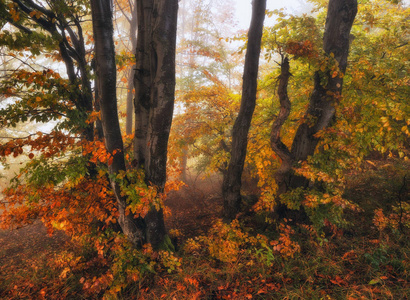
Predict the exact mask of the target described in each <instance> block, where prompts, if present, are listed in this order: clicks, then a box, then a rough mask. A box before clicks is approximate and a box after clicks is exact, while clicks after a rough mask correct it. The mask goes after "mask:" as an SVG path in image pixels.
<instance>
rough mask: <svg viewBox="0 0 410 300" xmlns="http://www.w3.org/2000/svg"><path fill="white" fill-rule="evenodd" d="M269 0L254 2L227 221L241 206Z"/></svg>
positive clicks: (227, 183) (227, 177) (228, 179)
mask: <svg viewBox="0 0 410 300" xmlns="http://www.w3.org/2000/svg"><path fill="white" fill-rule="evenodd" d="M265 10H266V0H254V1H253V8H252V20H251V25H250V28H249V33H248V46H247V52H246V56H245V68H244V75H243V86H242V101H241V107H240V110H239V114H238V117H237V119H236V120H235V124H234V126H233V130H232V146H231V158H230V161H229V165H228V170H227V172H226V174H224V180H223V187H222V193H223V198H224V217H225V218H226V219H228V220H232V219H234V218H235V216H236V214H237V213H238V212H239V210H240V205H241V191H240V189H241V178H242V171H243V167H244V162H245V157H246V147H247V143H248V131H249V127H250V125H251V120H252V115H253V111H254V109H255V103H256V88H257V78H258V66H259V55H260V49H261V40H262V30H263V21H264V18H265Z"/></svg>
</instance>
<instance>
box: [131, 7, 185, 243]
mask: <svg viewBox="0 0 410 300" xmlns="http://www.w3.org/2000/svg"><path fill="white" fill-rule="evenodd" d="M137 11H138V36H137V49H136V71H135V77H134V82H135V102H134V103H135V144H134V145H135V147H134V154H135V159H136V160H137V167H138V168H143V169H144V171H145V180H146V183H147V184H148V185H151V186H154V187H155V188H156V189H157V191H158V192H159V193H162V192H163V191H164V186H165V181H166V164H167V147H168V139H169V133H170V129H171V123H172V116H173V109H174V98H175V50H176V30H177V16H178V0H155V1H147V0H142V1H139V2H138V6H137ZM145 222H146V239H147V242H148V243H151V244H152V245H153V246H154V247H156V246H159V245H160V244H161V243H162V242H163V241H164V238H165V234H166V231H165V224H164V217H163V211H162V209H160V210H159V211H157V210H156V209H155V208H151V210H150V211H149V212H148V214H147V216H146V217H145Z"/></svg>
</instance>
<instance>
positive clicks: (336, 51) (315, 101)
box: [271, 0, 357, 211]
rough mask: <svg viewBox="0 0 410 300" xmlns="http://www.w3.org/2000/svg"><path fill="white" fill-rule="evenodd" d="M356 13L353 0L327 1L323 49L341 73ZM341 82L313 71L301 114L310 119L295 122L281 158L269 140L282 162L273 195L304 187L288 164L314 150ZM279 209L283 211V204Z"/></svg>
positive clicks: (275, 144) (331, 113) (332, 111)
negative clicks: (275, 192)
mask: <svg viewBox="0 0 410 300" xmlns="http://www.w3.org/2000/svg"><path fill="white" fill-rule="evenodd" d="M356 13H357V0H330V1H329V5H328V11H327V19H326V26H325V33H324V37H323V49H324V51H325V53H326V55H328V56H329V57H332V55H333V56H334V60H335V62H337V64H338V66H339V71H340V72H341V73H343V74H344V73H345V71H346V67H347V57H348V53H349V35H350V30H351V28H352V25H353V21H354V18H355V16H356ZM282 72H283V70H282ZM281 76H282V75H281ZM321 82H326V85H325V86H322V84H321ZM342 86H343V78H342V76H335V77H334V76H332V74H331V73H330V70H327V71H325V72H321V71H317V72H316V73H315V76H314V90H313V92H312V95H311V96H310V102H309V107H308V110H307V112H306V115H305V120H314V121H313V122H309V123H308V122H307V121H305V122H304V123H302V124H301V125H300V126H299V128H298V129H297V131H296V135H295V138H294V140H293V143H292V147H291V150H290V151H289V150H288V149H287V148H286V149H285V151H286V153H287V155H286V156H285V159H284V158H282V156H281V155H279V152H278V149H277V148H278V146H279V145H280V144H279V143H278V141H276V142H275V141H274V140H273V142H272V146H273V147H272V148H273V149H274V150H275V151H276V153H278V155H279V156H280V157H281V158H282V166H281V167H280V169H279V170H278V172H277V173H276V176H275V179H276V181H277V183H278V186H279V190H278V193H277V199H279V196H280V195H281V194H283V193H285V192H286V191H288V190H291V189H295V188H298V187H304V188H307V187H308V185H309V180H308V179H306V178H304V177H302V176H297V175H295V174H294V173H293V169H292V167H291V166H292V164H294V163H297V162H300V161H305V160H306V159H307V158H308V157H309V156H311V155H313V154H314V152H315V149H316V146H317V144H318V142H319V138H317V137H316V136H315V135H316V133H318V132H319V131H321V130H323V129H325V128H327V127H329V126H330V125H331V123H332V121H333V119H334V117H335V112H336V109H335V106H336V105H337V103H338V102H339V99H340V97H341V93H342ZM281 106H282V101H281ZM282 107H283V106H282ZM279 130H280V128H279ZM271 141H272V140H271ZM275 147H276V149H275ZM285 147H286V146H285ZM279 207H280V205H279ZM280 209H281V210H282V211H285V210H284V209H283V207H282V208H280Z"/></svg>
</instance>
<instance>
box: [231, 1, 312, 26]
mask: <svg viewBox="0 0 410 300" xmlns="http://www.w3.org/2000/svg"><path fill="white" fill-rule="evenodd" d="M234 2H236V16H237V20H238V22H239V24H238V25H239V27H240V28H241V29H247V28H248V27H249V24H250V21H251V14H252V4H251V3H252V0H234ZM282 7H284V8H286V10H287V11H288V12H289V13H296V12H308V11H310V9H309V7H310V6H309V3H307V1H306V0H285V1H280V0H267V8H268V9H269V10H274V9H279V8H282ZM270 22H273V20H272V19H266V22H265V25H272V24H269V23H270Z"/></svg>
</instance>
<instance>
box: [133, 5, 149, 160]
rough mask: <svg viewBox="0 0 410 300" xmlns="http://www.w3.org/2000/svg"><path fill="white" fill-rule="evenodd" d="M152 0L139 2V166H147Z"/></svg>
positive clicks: (136, 142)
mask: <svg viewBox="0 0 410 300" xmlns="http://www.w3.org/2000/svg"><path fill="white" fill-rule="evenodd" d="M152 2H153V1H152V0H140V1H138V2H137V21H138V35H137V48H136V51H135V59H136V66H135V76H134V88H135V100H134V109H135V136H134V158H135V160H136V161H137V167H138V168H141V167H144V166H145V161H146V157H147V153H146V150H147V136H148V123H149V114H150V98H151V31H152V29H151V27H152V24H151V23H152V21H151V19H152V11H153V3H152Z"/></svg>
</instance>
